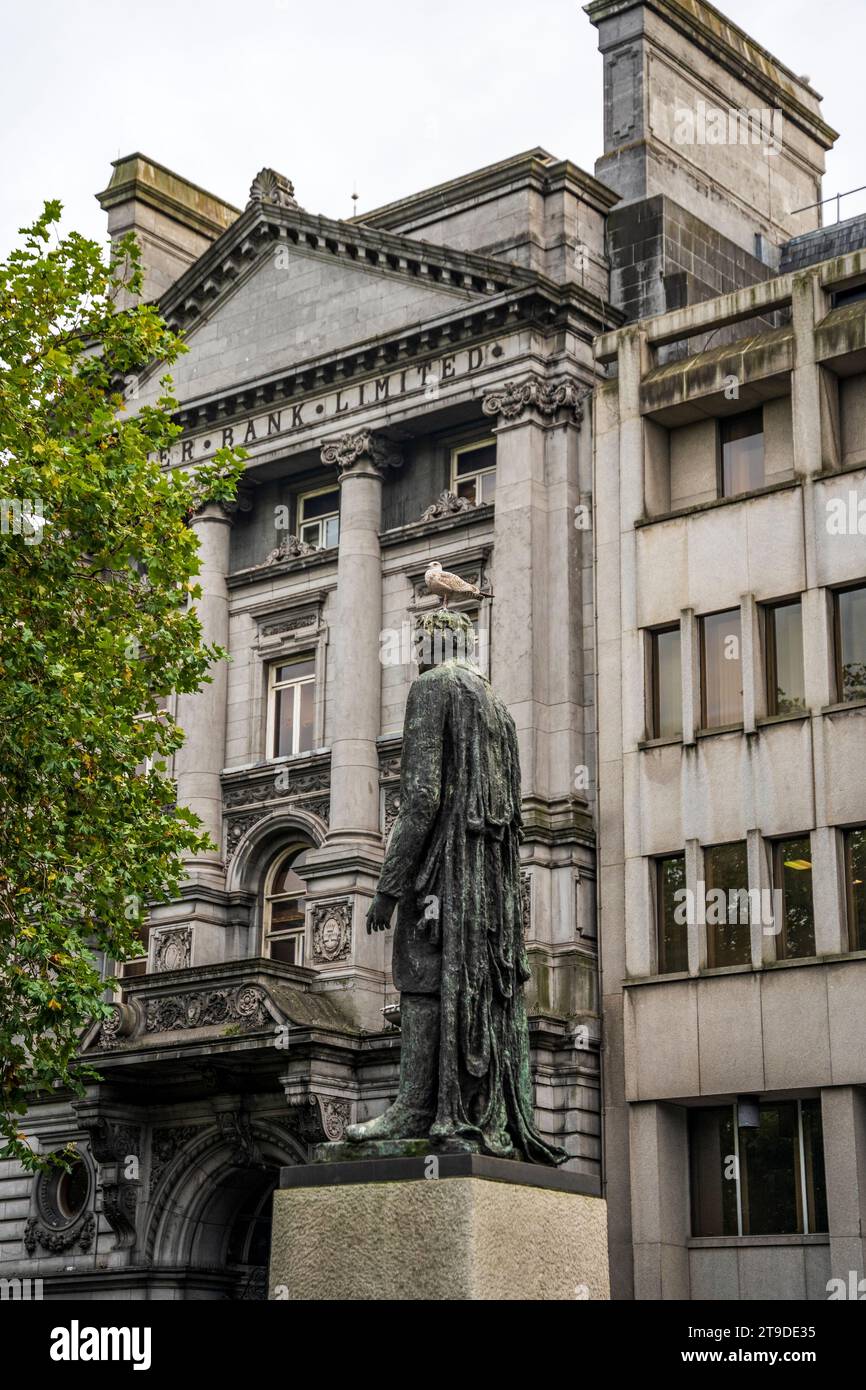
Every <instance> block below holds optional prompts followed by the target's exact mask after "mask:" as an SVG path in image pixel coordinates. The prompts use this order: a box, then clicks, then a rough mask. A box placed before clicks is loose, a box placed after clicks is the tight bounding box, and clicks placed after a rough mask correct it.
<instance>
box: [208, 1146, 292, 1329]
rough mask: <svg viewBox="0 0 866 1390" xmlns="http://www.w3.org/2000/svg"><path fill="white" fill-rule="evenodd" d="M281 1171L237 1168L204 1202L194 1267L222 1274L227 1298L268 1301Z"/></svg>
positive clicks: (270, 1168) (267, 1166) (266, 1166)
mask: <svg viewBox="0 0 866 1390" xmlns="http://www.w3.org/2000/svg"><path fill="white" fill-rule="evenodd" d="M278 1178H279V1169H278V1168H276V1167H271V1166H270V1165H264V1164H263V1165H262V1166H261V1167H254V1168H237V1169H234V1170H233V1171H232V1172H230V1173H228V1174H227V1175H226V1176H225V1177H224V1178H223V1180H222V1181H221V1182H220V1184H219V1185H218V1186H217V1187H216V1188H215V1189H214V1191H213V1192H212V1193H211V1194H210V1196H209V1198H208V1199H207V1201H206V1203H205V1205H204V1207H203V1209H202V1212H201V1214H200V1216H199V1219H198V1229H197V1233H196V1237H195V1239H194V1241H193V1243H192V1251H191V1255H192V1262H193V1264H194V1265H196V1266H198V1267H200V1268H201V1267H204V1268H220V1269H222V1270H223V1271H224V1274H225V1293H224V1295H223V1296H224V1297H225V1298H230V1299H236V1300H254V1301H258V1300H264V1299H266V1298H267V1296H268V1289H267V1281H268V1259H269V1257H270V1249H271V1207H272V1198H273V1194H274V1189H275V1187H276V1185H277V1180H278Z"/></svg>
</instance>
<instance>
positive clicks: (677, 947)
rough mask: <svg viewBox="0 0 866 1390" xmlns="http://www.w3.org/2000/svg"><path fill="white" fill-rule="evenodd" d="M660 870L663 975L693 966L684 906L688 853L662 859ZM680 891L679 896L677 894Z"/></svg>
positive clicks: (659, 952)
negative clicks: (690, 961)
mask: <svg viewBox="0 0 866 1390" xmlns="http://www.w3.org/2000/svg"><path fill="white" fill-rule="evenodd" d="M657 869H658V879H657V883H656V894H657V899H656V902H657V909H658V922H657V928H658V947H659V949H658V956H659V974H660V975H670V974H672V973H673V972H674V971H676V970H688V968H689V950H688V928H687V924H686V914H685V909H684V906H683V905H682V897H683V894H682V890H683V889H684V888H685V886H686V860H685V855H683V854H672V855H670V856H669V858H667V859H660V860H659V861H658V865H657ZM678 891H679V892H680V898H679V899H678V898H677V897H676V894H677V892H678ZM678 908H679V911H677V909H678Z"/></svg>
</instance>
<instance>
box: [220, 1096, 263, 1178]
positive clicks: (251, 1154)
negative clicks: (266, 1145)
mask: <svg viewBox="0 0 866 1390" xmlns="http://www.w3.org/2000/svg"><path fill="white" fill-rule="evenodd" d="M217 1124H218V1125H219V1128H220V1133H221V1134H222V1137H223V1139H224V1140H225V1142H226V1144H227V1145H228V1147H229V1148H230V1149H231V1153H232V1158H233V1160H234V1162H235V1163H236V1164H237V1165H238V1167H239V1168H252V1167H254V1166H255V1165H257V1164H260V1163H261V1161H262V1154H261V1150H260V1148H259V1146H258V1144H257V1143H256V1139H255V1136H254V1134H253V1127H252V1125H251V1123H250V1120H249V1117H248V1116H247V1115H244V1114H242V1113H241V1111H239V1110H227V1111H220V1112H219V1113H218V1114H217Z"/></svg>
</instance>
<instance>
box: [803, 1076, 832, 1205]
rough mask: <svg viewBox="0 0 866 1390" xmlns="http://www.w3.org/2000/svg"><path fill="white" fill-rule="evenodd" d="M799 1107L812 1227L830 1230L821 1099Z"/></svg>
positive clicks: (805, 1102) (806, 1102) (804, 1103)
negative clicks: (801, 1119)
mask: <svg viewBox="0 0 866 1390" xmlns="http://www.w3.org/2000/svg"><path fill="white" fill-rule="evenodd" d="M800 1108H801V1111H802V1115H803V1152H804V1154H805V1159H806V1201H807V1203H808V1209H809V1230H810V1231H816V1232H817V1231H829V1229H830V1223H829V1221H828V1220H827V1183H826V1179H825V1177H824V1132H823V1130H822V1128H821V1102H820V1101H819V1100H804V1101H802V1102H801V1107H800Z"/></svg>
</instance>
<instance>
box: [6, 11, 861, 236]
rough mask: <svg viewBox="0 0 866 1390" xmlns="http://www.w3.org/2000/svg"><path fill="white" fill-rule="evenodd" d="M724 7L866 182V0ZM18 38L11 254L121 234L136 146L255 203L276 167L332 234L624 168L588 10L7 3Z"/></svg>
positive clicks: (9, 168)
mask: <svg viewBox="0 0 866 1390" xmlns="http://www.w3.org/2000/svg"><path fill="white" fill-rule="evenodd" d="M720 8H721V9H722V10H723V11H725V12H726V13H727V14H728V15H729V16H730V17H731V18H732V19H733V20H735V21H736V22H737V23H739V24H740V25H742V26H743V27H744V28H745V29H746V30H747V31H748V32H750V33H751V34H752V36H753V37H754V38H755V39H757V40H758V41H759V42H760V43H762V44H763V45H764V46H765V47H766V48H768V49H769V50H770V52H772V53H774V54H775V55H776V56H777V57H778V58H779V59H781V61H783V62H784V63H786V64H787V66H788V67H790V68H792V69H793V70H794V71H795V72H797V73H807V74H808V75H809V76H810V77H811V79H812V83H813V85H814V86H815V87H816V88H817V89H818V91H819V92H821V93H822V94H823V96H824V108H823V110H824V116H825V118H826V119H827V120H828V121H829V122H830V124H831V125H833V126H834V127H835V128H836V129H837V130H839V131H840V132H841V133H842V134H841V139H840V140H839V142H838V144H837V147H836V150H835V151H834V152H833V153H832V154H831V155H830V157H829V161H828V171H827V177H826V179H825V184H824V193H825V195H827V194H830V193H835V192H836V191H837V190H842V191H844V190H845V189H849V188H854V187H856V186H857V185H859V184H866V141H864V138H863V137H864V127H866V117H864V107H866V103H864V95H863V87H864V79H866V70H864V51H866V44H864V40H866V0H822V3H820V4H817V3H815V0H722V3H721V4H720ZM2 32H3V39H4V43H3V48H4V50H5V60H6V61H5V63H4V64H3V78H4V83H3V85H4V93H3V96H4V101H3V105H4V110H5V112H6V117H5V120H4V122H3V129H2V133H0V150H2V168H3V183H2V198H0V255H5V253H6V252H7V251H8V249H9V247H10V245H11V242H12V240H13V239H14V236H15V232H16V229H17V228H18V227H19V226H21V225H22V224H23V223H24V222H27V221H29V220H31V219H32V218H33V217H35V216H36V214H37V212H38V210H39V208H40V206H41V203H42V201H43V200H44V199H45V198H47V197H59V198H60V199H61V200H62V201H63V203H64V205H65V208H66V210H67V216H66V222H67V225H69V226H74V227H76V228H77V229H78V230H79V231H81V232H83V233H85V234H87V235H90V236H94V237H98V238H100V239H101V238H102V237H103V236H104V219H103V214H102V212H101V211H100V209H99V207H98V205H97V203H96V202H95V200H94V198H93V194H94V193H95V192H96V191H97V190H98V189H101V188H104V187H105V185H106V184H107V182H108V179H109V177H110V174H111V167H110V166H111V161H112V160H113V159H116V158H117V156H118V155H121V154H124V155H125V154H129V153H131V152H133V151H134V150H140V151H142V152H143V153H144V154H147V155H149V156H150V157H151V158H153V159H156V160H158V161H159V162H160V163H162V164H166V165H168V166H169V168H171V169H174V170H176V171H177V172H178V173H180V174H183V175H184V176H186V177H187V178H189V179H191V180H192V181H193V182H195V183H198V184H200V185H201V186H202V187H204V188H206V189H208V190H210V191H211V192H213V193H216V194H219V195H220V196H221V197H223V198H225V199H226V200H227V201H228V202H230V203H234V204H235V205H236V206H239V207H243V206H244V204H245V203H246V199H247V193H248V189H249V185H250V182H251V180H252V178H253V176H254V174H256V173H257V171H258V170H259V169H260V168H261V167H262V166H263V165H270V166H271V167H273V168H275V169H278V170H280V171H281V172H282V173H284V174H287V175H288V176H289V178H291V179H292V180H293V182H294V184H295V190H296V195H297V197H298V201H299V202H300V203H301V205H302V206H303V207H306V208H308V209H309V210H310V211H312V212H321V213H324V214H327V215H329V216H332V217H346V216H349V215H351V212H352V200H351V194H352V191H353V188H354V187H355V186H357V190H358V193H359V195H360V197H359V202H358V210H359V211H364V210H365V209H368V208H372V207H375V206H378V205H379V204H381V203H384V202H388V201H390V200H391V199H394V198H398V197H401V196H403V195H405V194H407V193H411V192H413V191H415V190H417V189H420V188H424V187H427V186H429V185H430V184H434V183H437V182H440V181H442V180H444V179H448V178H454V177H456V176H457V175H459V174H463V173H467V172H468V171H470V170H471V169H475V168H478V167H480V166H481V165H484V164H489V163H492V162H493V161H494V160H497V159H502V158H505V157H506V156H508V155H510V154H516V153H517V152H518V151H520V150H525V149H529V148H530V147H531V146H533V145H544V146H545V147H546V148H547V149H549V150H550V151H551V152H552V153H553V154H555V155H556V156H558V157H560V158H565V157H568V158H570V159H572V160H573V161H574V162H575V163H577V164H580V165H582V166H583V167H584V168H586V169H588V170H590V171H591V170H592V169H593V166H594V163H595V160H596V158H597V156H598V155H599V154H600V153H601V151H602V108H601V74H602V59H601V55H600V54H599V53H598V51H597V47H596V39H597V31H596V30H595V29H594V28H593V26H592V25H591V24H590V23H589V20H588V19H587V17H586V15H585V14H584V13H583V11H582V8H581V6H580V4H579V3H578V0H522V3H517V0H435V2H431V3H427V4H420V3H415V4H413V3H412V0H363V3H359V2H358V0H319V2H318V3H310V0H244V2H243V3H241V4H238V3H237V0H232V3H226V0H146V3H143V4H139V5H130V4H124V3H118V0H18V3H15V4H14V5H13V4H10V0H2ZM864 207H866V202H864V200H863V198H859V199H856V200H855V199H851V200H849V201H848V203H847V204H844V203H843V209H845V211H844V212H843V216H844V215H850V214H853V213H854V212H855V211H861V210H863V208H864ZM831 216H832V215H831Z"/></svg>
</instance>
